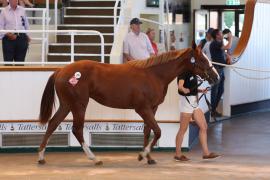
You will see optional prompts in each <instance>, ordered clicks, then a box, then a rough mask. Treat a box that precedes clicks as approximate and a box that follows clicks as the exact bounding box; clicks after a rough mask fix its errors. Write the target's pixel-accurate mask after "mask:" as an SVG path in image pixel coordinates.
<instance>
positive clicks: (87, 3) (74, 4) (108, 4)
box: [70, 1, 120, 7]
mask: <svg viewBox="0 0 270 180" xmlns="http://www.w3.org/2000/svg"><path fill="white" fill-rule="evenodd" d="M119 4H120V3H119ZM114 5H115V1H70V6H71V7H87V6H88V7H101V6H102V7H114Z"/></svg>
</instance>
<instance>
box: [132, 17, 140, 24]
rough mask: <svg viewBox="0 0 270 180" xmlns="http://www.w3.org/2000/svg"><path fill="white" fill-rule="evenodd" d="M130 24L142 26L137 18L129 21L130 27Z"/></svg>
mask: <svg viewBox="0 0 270 180" xmlns="http://www.w3.org/2000/svg"><path fill="white" fill-rule="evenodd" d="M131 24H142V21H140V19H139V18H133V19H131V21H130V25H131Z"/></svg>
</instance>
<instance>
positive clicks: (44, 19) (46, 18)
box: [0, 5, 50, 61]
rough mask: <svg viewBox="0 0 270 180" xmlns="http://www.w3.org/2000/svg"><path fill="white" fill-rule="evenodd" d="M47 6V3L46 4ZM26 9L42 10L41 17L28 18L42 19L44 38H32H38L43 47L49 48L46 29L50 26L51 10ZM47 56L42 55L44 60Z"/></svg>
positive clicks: (28, 9)
mask: <svg viewBox="0 0 270 180" xmlns="http://www.w3.org/2000/svg"><path fill="white" fill-rule="evenodd" d="M46 7H47V5H46ZM2 9H3V8H0V10H2ZM25 11H34V12H42V16H41V17H31V16H27V19H28V20H40V21H41V22H42V23H41V26H42V31H43V32H42V38H32V40H37V41H41V42H42V49H43V50H46V49H48V41H47V39H48V34H47V33H46V30H48V27H49V25H48V24H49V21H50V18H49V11H48V9H47V8H25ZM43 58H46V57H45V56H42V61H45V59H43Z"/></svg>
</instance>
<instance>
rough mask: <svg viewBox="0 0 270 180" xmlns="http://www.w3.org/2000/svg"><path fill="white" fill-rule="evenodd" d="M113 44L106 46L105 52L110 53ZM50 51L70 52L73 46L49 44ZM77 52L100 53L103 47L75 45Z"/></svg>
mask: <svg viewBox="0 0 270 180" xmlns="http://www.w3.org/2000/svg"><path fill="white" fill-rule="evenodd" d="M111 49H112V46H105V47H104V53H105V54H110V53H111ZM49 52H50V53H70V52H71V47H70V46H54V45H49ZM74 52H75V53H82V54H87V53H88V54H100V53H101V47H100V46H74Z"/></svg>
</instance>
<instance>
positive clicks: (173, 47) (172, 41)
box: [170, 30, 176, 51]
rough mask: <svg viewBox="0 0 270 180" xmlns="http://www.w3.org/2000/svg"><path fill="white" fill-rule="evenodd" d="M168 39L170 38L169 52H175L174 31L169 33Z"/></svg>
mask: <svg viewBox="0 0 270 180" xmlns="http://www.w3.org/2000/svg"><path fill="white" fill-rule="evenodd" d="M170 38H171V42H170V43H171V44H170V50H171V51H174V50H176V37H175V33H174V30H173V31H170Z"/></svg>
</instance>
